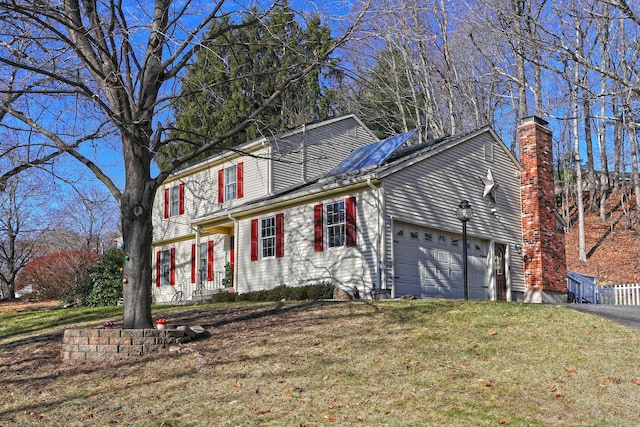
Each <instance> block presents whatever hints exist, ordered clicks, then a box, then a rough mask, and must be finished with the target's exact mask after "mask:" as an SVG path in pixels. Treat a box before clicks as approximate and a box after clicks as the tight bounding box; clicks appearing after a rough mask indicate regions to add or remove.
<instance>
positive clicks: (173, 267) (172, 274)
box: [169, 248, 176, 286]
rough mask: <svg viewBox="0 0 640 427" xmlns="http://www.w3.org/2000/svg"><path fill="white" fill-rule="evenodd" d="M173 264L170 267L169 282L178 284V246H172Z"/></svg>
mask: <svg viewBox="0 0 640 427" xmlns="http://www.w3.org/2000/svg"><path fill="white" fill-rule="evenodd" d="M170 253H171V266H170V267H169V283H170V284H171V286H173V285H175V284H176V248H171V252H170Z"/></svg>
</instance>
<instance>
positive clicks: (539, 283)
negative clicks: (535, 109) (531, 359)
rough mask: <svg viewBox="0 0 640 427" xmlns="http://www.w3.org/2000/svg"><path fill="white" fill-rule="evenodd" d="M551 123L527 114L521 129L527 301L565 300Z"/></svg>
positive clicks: (565, 270)
mask: <svg viewBox="0 0 640 427" xmlns="http://www.w3.org/2000/svg"><path fill="white" fill-rule="evenodd" d="M548 125H549V123H547V122H546V121H544V120H542V119H541V118H539V117H535V116H532V117H527V118H525V119H523V120H522V123H521V124H520V127H519V128H518V141H519V144H520V163H521V165H522V175H521V193H522V239H523V250H524V286H525V301H526V302H536V303H541V302H544V303H547V302H548V303H557V302H566V301H567V297H566V293H567V268H566V262H565V250H564V232H563V230H562V228H561V227H558V224H557V223H558V217H557V212H556V198H555V194H554V184H553V150H552V138H551V136H552V135H551V131H550V130H549V128H548Z"/></svg>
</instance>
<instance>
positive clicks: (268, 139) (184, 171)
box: [166, 114, 377, 182]
mask: <svg viewBox="0 0 640 427" xmlns="http://www.w3.org/2000/svg"><path fill="white" fill-rule="evenodd" d="M344 120H354V121H355V122H356V123H357V124H358V126H360V127H362V128H363V129H364V130H366V131H367V132H368V133H369V134H371V135H372V136H373V137H375V135H374V134H373V132H371V130H369V128H367V126H366V125H365V124H364V123H363V122H362V121H361V120H360V119H359V118H358V117H357V116H356V115H355V114H347V115H344V116H339V117H333V118H330V119H325V120H318V121H315V122H312V123H305V124H303V125H300V126H297V127H295V128H292V129H287V130H283V131H282V132H280V133H277V134H273V135H267V136H260V137H258V138H255V139H252V140H251V141H247V142H245V143H242V144H240V145H238V146H235V147H225V148H222V149H221V150H220V152H218V153H216V154H213V155H211V156H208V157H206V158H204V159H201V160H198V161H197V162H194V163H190V164H184V165H182V166H181V167H179V168H178V169H176V170H175V171H174V172H172V173H171V175H170V176H169V177H168V178H167V180H166V182H170V181H173V180H176V179H180V178H181V177H183V176H185V175H190V174H192V173H195V172H196V171H198V170H201V169H206V168H209V167H211V165H212V164H218V163H222V162H224V161H227V160H229V159H230V158H233V157H234V156H241V155H243V154H247V153H251V152H253V151H255V150H256V149H260V148H262V147H263V146H264V145H265V144H270V143H273V141H276V140H282V139H285V138H290V137H292V136H294V135H298V134H304V133H306V132H309V131H311V130H314V129H318V128H322V127H325V126H329V125H332V124H334V123H337V122H341V121H344ZM376 139H377V137H376Z"/></svg>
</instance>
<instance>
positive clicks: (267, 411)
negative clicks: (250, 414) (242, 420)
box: [256, 409, 271, 415]
mask: <svg viewBox="0 0 640 427" xmlns="http://www.w3.org/2000/svg"><path fill="white" fill-rule="evenodd" d="M269 412H271V411H270V410H268V409H258V410H257V411H256V414H258V415H264V414H268V413H269Z"/></svg>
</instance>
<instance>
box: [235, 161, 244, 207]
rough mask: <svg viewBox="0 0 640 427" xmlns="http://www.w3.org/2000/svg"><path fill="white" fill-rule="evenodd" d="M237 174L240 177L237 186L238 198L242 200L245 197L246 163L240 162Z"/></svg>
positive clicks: (237, 178)
mask: <svg viewBox="0 0 640 427" xmlns="http://www.w3.org/2000/svg"><path fill="white" fill-rule="evenodd" d="M236 173H237V174H238V176H237V177H236V185H237V188H236V189H237V191H238V194H237V197H238V199H241V198H242V197H243V196H244V163H243V162H240V163H238V165H237V166H236Z"/></svg>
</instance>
